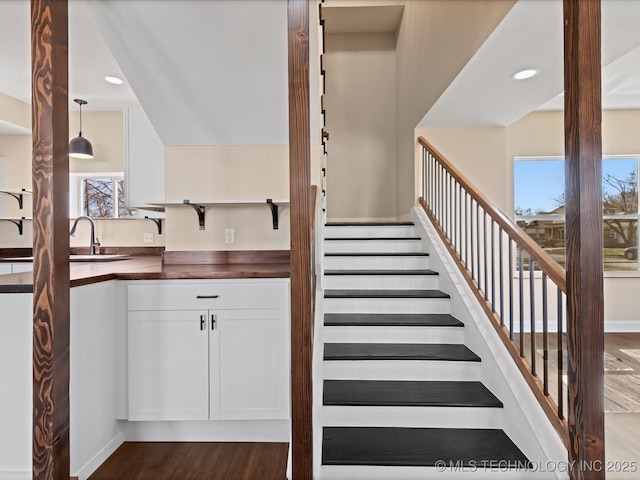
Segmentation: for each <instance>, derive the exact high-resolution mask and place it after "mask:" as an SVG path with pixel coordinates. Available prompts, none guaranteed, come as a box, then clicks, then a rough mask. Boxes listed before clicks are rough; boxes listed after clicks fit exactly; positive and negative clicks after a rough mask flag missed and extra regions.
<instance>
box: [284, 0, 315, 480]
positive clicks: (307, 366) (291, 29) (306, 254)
mask: <svg viewBox="0 0 640 480" xmlns="http://www.w3.org/2000/svg"><path fill="white" fill-rule="evenodd" d="M287 21H288V47H289V194H290V202H291V206H290V208H291V220H290V222H291V224H290V225H291V399H292V402H291V423H292V441H291V445H292V472H293V479H294V480H312V478H313V435H312V398H313V397H312V354H313V334H312V332H313V328H312V324H313V315H312V295H313V292H312V291H311V196H310V195H311V185H310V184H311V176H310V162H311V137H310V133H311V131H310V121H309V118H310V117H309V115H310V113H309V1H308V0H288V1H287Z"/></svg>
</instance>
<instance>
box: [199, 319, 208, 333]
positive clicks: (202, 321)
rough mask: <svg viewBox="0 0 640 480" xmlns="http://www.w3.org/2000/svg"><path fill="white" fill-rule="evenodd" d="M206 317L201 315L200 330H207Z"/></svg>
mask: <svg viewBox="0 0 640 480" xmlns="http://www.w3.org/2000/svg"><path fill="white" fill-rule="evenodd" d="M206 318H207V317H206V316H205V315H200V330H204V329H205V328H206V326H205V325H206V322H207V321H206Z"/></svg>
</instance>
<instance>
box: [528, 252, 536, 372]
mask: <svg viewBox="0 0 640 480" xmlns="http://www.w3.org/2000/svg"><path fill="white" fill-rule="evenodd" d="M533 270H534V261H533V258H532V257H531V255H529V307H530V308H531V311H530V312H529V313H530V315H531V318H530V322H531V373H533V374H534V375H535V374H536V295H535V275H534V272H533Z"/></svg>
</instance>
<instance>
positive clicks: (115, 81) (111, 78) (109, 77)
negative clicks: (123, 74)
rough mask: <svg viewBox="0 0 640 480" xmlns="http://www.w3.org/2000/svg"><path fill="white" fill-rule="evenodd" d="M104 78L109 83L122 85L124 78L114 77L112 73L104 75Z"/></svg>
mask: <svg viewBox="0 0 640 480" xmlns="http://www.w3.org/2000/svg"><path fill="white" fill-rule="evenodd" d="M104 79H105V80H106V81H107V82H109V83H113V84H114V85H122V84H123V83H124V80H122V79H121V78H118V77H114V76H113V75H107V76H106V77H104Z"/></svg>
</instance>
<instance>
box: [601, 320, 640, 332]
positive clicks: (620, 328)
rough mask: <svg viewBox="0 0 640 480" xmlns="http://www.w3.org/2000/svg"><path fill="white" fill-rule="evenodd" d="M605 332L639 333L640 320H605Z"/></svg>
mask: <svg viewBox="0 0 640 480" xmlns="http://www.w3.org/2000/svg"><path fill="white" fill-rule="evenodd" d="M604 331H605V333H639V332H640V320H605V321H604Z"/></svg>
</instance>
